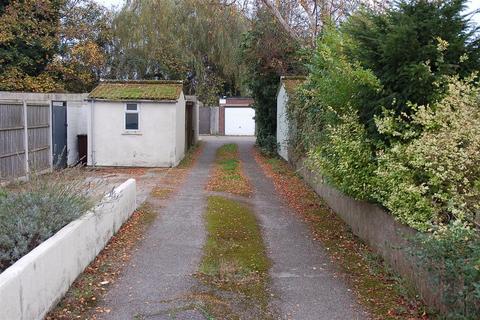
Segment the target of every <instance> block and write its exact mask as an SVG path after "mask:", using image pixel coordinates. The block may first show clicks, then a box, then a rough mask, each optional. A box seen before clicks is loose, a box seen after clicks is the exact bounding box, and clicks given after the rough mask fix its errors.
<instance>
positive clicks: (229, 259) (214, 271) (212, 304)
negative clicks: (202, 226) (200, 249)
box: [197, 196, 271, 319]
mask: <svg viewBox="0 0 480 320" xmlns="http://www.w3.org/2000/svg"><path fill="white" fill-rule="evenodd" d="M205 219H206V225H207V232H208V236H207V241H206V244H205V247H204V256H203V259H202V261H201V264H200V267H199V272H198V274H197V276H198V278H199V279H200V280H201V281H202V282H203V283H205V284H207V285H208V286H210V287H212V288H214V289H217V290H220V292H217V293H218V294H217V295H212V294H211V293H210V294H208V295H206V296H207V297H208V299H202V300H203V302H204V303H205V304H206V308H207V310H208V311H209V312H210V313H211V314H213V316H214V317H215V318H218V319H246V318H252V319H254V318H258V317H259V318H262V319H269V318H270V317H271V313H270V311H269V310H268V302H269V296H270V295H269V293H268V282H269V277H268V269H269V268H270V262H269V260H268V258H267V255H266V250H265V246H264V244H263V240H262V236H261V231H260V228H259V226H258V224H257V221H256V218H255V215H254V213H253V212H252V210H251V209H249V208H248V207H246V206H244V205H242V204H240V203H239V202H236V201H233V200H229V199H226V198H223V197H219V196H212V197H209V198H208V207H207V213H206V216H205ZM222 292H223V293H225V292H228V293H233V294H234V295H235V296H234V297H233V298H232V297H231V295H230V296H229V295H227V296H229V298H228V299H225V298H224V297H225V295H224V294H223V295H222ZM222 297H223V298H222ZM226 300H227V301H226ZM232 300H235V301H234V302H232ZM232 304H235V305H236V307H235V308H231V307H229V306H231V305H232ZM238 305H241V306H242V307H238ZM234 309H236V311H234Z"/></svg>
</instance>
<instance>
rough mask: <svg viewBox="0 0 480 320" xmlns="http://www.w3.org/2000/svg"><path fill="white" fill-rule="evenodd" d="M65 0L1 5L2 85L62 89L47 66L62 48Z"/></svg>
mask: <svg viewBox="0 0 480 320" xmlns="http://www.w3.org/2000/svg"><path fill="white" fill-rule="evenodd" d="M62 3H63V1H62V0H24V1H20V0H12V1H2V5H1V6H0V14H1V15H0V89H2V90H33V91H44V90H47V91H48V90H54V89H58V88H59V85H58V84H57V83H56V81H55V79H54V78H53V77H52V75H51V74H49V72H48V70H47V66H48V65H49V63H50V62H51V61H52V59H53V58H54V55H55V53H56V52H57V49H58V38H57V31H58V27H59V21H60V9H61V6H62Z"/></svg>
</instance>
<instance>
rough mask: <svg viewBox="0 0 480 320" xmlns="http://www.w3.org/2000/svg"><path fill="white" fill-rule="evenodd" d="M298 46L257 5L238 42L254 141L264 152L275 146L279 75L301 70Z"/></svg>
mask: <svg viewBox="0 0 480 320" xmlns="http://www.w3.org/2000/svg"><path fill="white" fill-rule="evenodd" d="M299 48H300V45H299V43H298V42H297V41H295V39H292V38H291V37H290V36H289V34H287V33H286V32H285V31H284V30H283V29H282V27H281V26H280V25H279V23H278V22H277V20H276V19H275V18H274V17H273V16H272V15H271V13H270V12H269V11H268V10H266V8H264V7H263V6H260V7H259V8H258V11H257V12H256V13H255V17H254V19H253V21H252V29H251V30H250V31H249V32H247V33H246V34H245V36H244V39H243V42H242V61H243V63H244V64H245V66H246V68H247V82H248V88H249V89H250V92H251V93H252V97H253V99H254V100H255V105H254V106H255V110H256V113H255V121H256V124H257V143H258V144H259V146H260V147H262V148H263V149H264V150H265V151H268V152H273V151H275V149H276V137H275V135H276V117H277V103H276V95H277V89H278V85H279V79H280V76H282V75H289V74H299V73H303V72H305V70H304V68H303V63H302V59H301V55H300V54H299Z"/></svg>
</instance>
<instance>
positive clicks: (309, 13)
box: [261, 0, 388, 47]
mask: <svg viewBox="0 0 480 320" xmlns="http://www.w3.org/2000/svg"><path fill="white" fill-rule="evenodd" d="M261 2H262V3H263V4H264V5H265V8H267V9H268V10H269V11H270V12H271V13H272V15H273V16H274V17H275V19H276V20H277V21H278V23H279V24H280V26H281V27H282V28H283V29H284V30H285V31H286V32H287V33H288V34H289V35H290V37H292V38H293V39H296V40H297V41H300V43H302V42H305V43H307V44H309V45H311V46H312V47H315V45H316V43H317V36H318V34H319V32H321V31H322V30H323V28H324V27H325V26H326V25H328V24H331V23H334V24H338V23H339V22H341V21H344V20H345V19H346V18H347V17H348V16H349V15H350V14H351V13H352V12H353V11H355V10H356V9H357V8H358V7H359V6H360V5H363V6H368V7H370V8H372V10H376V11H378V10H383V9H384V8H386V7H387V5H388V0H374V1H368V0H367V1H365V0H283V1H271V0H261Z"/></svg>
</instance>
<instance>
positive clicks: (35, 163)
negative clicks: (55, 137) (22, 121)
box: [27, 104, 50, 172]
mask: <svg viewBox="0 0 480 320" xmlns="http://www.w3.org/2000/svg"><path fill="white" fill-rule="evenodd" d="M49 120H50V106H49V105H48V104H28V105H27V127H28V162H29V167H30V170H32V171H33V172H39V171H43V170H46V169H49V168H50V121H49Z"/></svg>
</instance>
